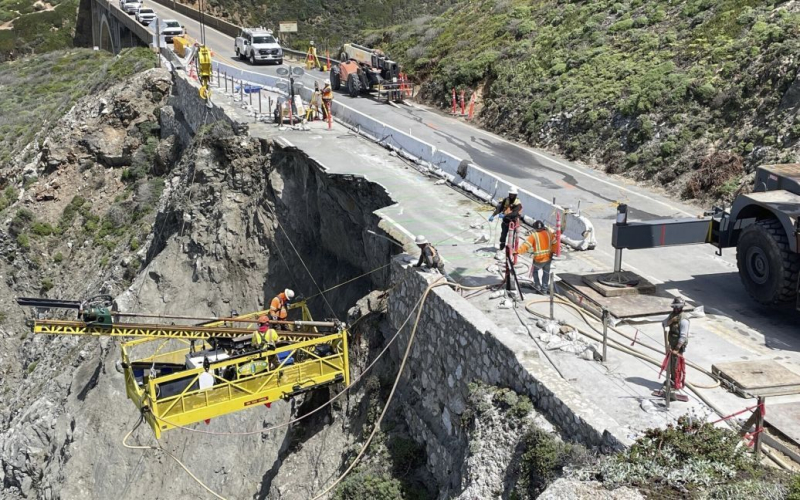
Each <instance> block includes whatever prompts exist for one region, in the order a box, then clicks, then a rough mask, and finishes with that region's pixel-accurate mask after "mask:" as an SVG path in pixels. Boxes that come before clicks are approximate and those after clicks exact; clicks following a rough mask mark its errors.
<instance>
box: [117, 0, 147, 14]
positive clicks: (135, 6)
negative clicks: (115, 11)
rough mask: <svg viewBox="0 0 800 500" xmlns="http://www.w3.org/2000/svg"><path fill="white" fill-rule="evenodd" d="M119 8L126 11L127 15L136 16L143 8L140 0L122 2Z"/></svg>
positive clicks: (122, 0)
mask: <svg viewBox="0 0 800 500" xmlns="http://www.w3.org/2000/svg"><path fill="white" fill-rule="evenodd" d="M119 8H120V9H122V10H124V11H125V13H126V14H130V15H133V14H136V12H138V11H139V9H141V8H142V2H141V1H140V0H120V2H119Z"/></svg>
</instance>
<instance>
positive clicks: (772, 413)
mask: <svg viewBox="0 0 800 500" xmlns="http://www.w3.org/2000/svg"><path fill="white" fill-rule="evenodd" d="M766 420H767V423H768V424H769V425H770V426H772V427H774V428H775V429H776V430H777V431H778V432H780V433H781V434H783V435H784V436H786V437H787V438H789V439H790V440H792V441H794V442H795V443H800V402H795V403H781V404H775V405H768V406H767V415H766Z"/></svg>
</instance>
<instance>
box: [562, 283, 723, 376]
mask: <svg viewBox="0 0 800 500" xmlns="http://www.w3.org/2000/svg"><path fill="white" fill-rule="evenodd" d="M558 297H559V303H560V304H561V305H565V306H567V307H569V308H571V309H574V310H575V311H577V312H578V313H579V314H580V315H581V317H583V320H584V322H585V323H586V324H587V325H589V327H590V328H592V329H593V330H594V331H595V332H597V333H599V334H600V335H602V334H603V332H601V331H599V330H598V329H597V328H596V327H594V326H593V325H592V324H591V323H590V322H589V321H588V320H587V318H586V315H587V314H588V315H589V316H591V317H592V318H593V319H594V320H595V321H597V322H600V323H601V324H602V319H601V318H598V317H597V316H596V315H594V314H592V313H591V312H588V311H585V310H583V309H581V308H579V307H577V306H576V305H575V304H573V303H572V302H569V300H568V299H567V298H566V297H564V296H562V295H558ZM608 328H609V330H611V331H613V332H615V333H617V334H619V335H621V336H623V337H625V338H626V339H628V340H630V341H632V342H633V341H636V340H635V339H636V338H635V337H631V336H630V335H628V334H626V333H625V332H623V331H621V330H619V329H618V328H616V327H614V326H611V325H609V326H608ZM645 336H647V338H649V339H650V340H653V341H654V342H656V340H655V339H653V338H652V337H651V336H649V335H646V334H645ZM639 345H641V346H644V347H646V348H648V349H650V350H651V351H654V352H656V353H658V354H659V355H663V354H664V353H663V352H662V351H661V350H660V349H658V348H656V347H653V346H651V345H648V344H645V343H642V342H639ZM684 357H685V356H684ZM686 364H687V365H689V366H691V367H692V368H694V369H695V370H697V371H699V372H700V373H702V374H703V375H706V376H707V377H709V378H711V379H712V380H714V381H715V382H716V383H715V384H713V385H702V384H696V383H695V384H693V385H694V386H695V387H697V388H699V389H716V388H717V387H719V386H720V381H719V379H718V377H717V376H716V375H714V374H713V373H711V372H709V371H708V370H706V369H705V368H703V367H701V366H699V365H698V364H697V363H694V362H692V361H690V360H689V359H686Z"/></svg>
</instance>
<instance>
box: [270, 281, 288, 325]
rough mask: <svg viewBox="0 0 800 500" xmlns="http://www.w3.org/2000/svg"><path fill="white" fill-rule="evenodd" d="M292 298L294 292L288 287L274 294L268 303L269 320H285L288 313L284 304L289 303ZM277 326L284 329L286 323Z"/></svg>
mask: <svg viewBox="0 0 800 500" xmlns="http://www.w3.org/2000/svg"><path fill="white" fill-rule="evenodd" d="M293 298H294V292H293V291H292V290H290V289H288V288H287V289H286V290H284V291H283V292H281V293H279V294H278V295H276V296H275V298H274V299H272V302H270V304H269V319H270V320H271V321H286V317H287V316H288V315H289V313H288V310H287V309H286V306H287V305H289V302H291V300H292V299H293ZM279 328H280V329H281V330H286V325H280V326H279Z"/></svg>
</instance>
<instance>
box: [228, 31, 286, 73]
mask: <svg viewBox="0 0 800 500" xmlns="http://www.w3.org/2000/svg"><path fill="white" fill-rule="evenodd" d="M233 50H234V52H236V57H238V58H239V59H242V60H245V59H246V60H248V61H250V64H253V65H255V64H258V63H260V62H274V63H276V64H283V49H282V48H281V46H280V44H279V43H278V41H277V40H276V39H275V37H274V36H272V30H267V29H264V28H250V29H244V30H242V32H241V33H239V36H237V37H236V40H234V42H233Z"/></svg>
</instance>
